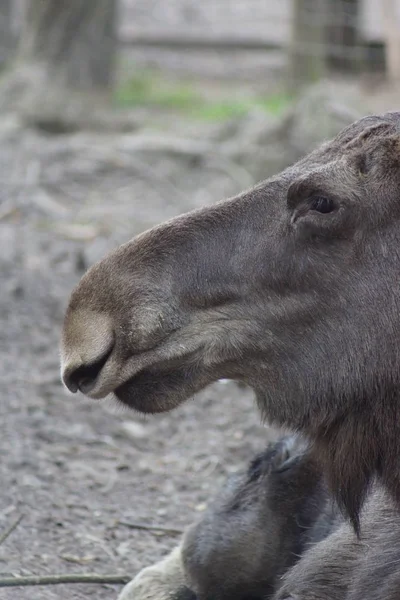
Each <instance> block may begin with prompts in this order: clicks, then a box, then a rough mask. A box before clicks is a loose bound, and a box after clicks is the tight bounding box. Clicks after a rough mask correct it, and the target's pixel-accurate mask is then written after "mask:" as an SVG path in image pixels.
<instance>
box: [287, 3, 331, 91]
mask: <svg viewBox="0 0 400 600" xmlns="http://www.w3.org/2000/svg"><path fill="white" fill-rule="evenodd" d="M327 1H328V0H293V14H292V36H291V44H290V49H289V74H288V77H289V79H288V87H289V90H290V91H291V92H292V93H298V92H299V91H301V88H302V87H304V86H305V85H307V84H309V83H313V82H315V81H317V80H318V79H320V78H321V77H323V76H324V75H325V73H326V47H325V31H326V20H327Z"/></svg>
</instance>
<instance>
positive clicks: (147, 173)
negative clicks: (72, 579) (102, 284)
mask: <svg viewBox="0 0 400 600" xmlns="http://www.w3.org/2000/svg"><path fill="white" fill-rule="evenodd" d="M0 29H1V35H0V69H1V76H0V290H1V291H0V398H1V400H0V457H1V460H0V475H1V481H2V487H1V492H0V540H2V538H1V532H2V531H3V532H4V531H6V530H7V529H8V528H9V527H10V525H12V524H13V523H16V522H18V526H17V527H16V528H15V529H14V531H13V532H12V534H11V535H10V536H8V537H7V539H3V540H2V541H0V574H1V573H3V574H7V573H8V574H10V573H13V574H20V575H22V574H49V573H57V572H59V573H66V572H67V573H71V572H97V573H104V572H108V573H110V572H111V573H116V574H117V573H128V574H131V575H134V574H135V573H136V572H137V571H138V569H140V568H141V567H143V566H146V565H148V564H151V563H152V562H155V561H156V560H158V559H159V558H160V557H161V556H163V555H164V554H165V553H166V552H167V551H168V550H169V549H170V548H171V547H173V546H174V545H175V544H176V543H177V539H179V538H178V536H177V535H176V533H173V532H171V529H178V530H179V529H182V528H184V527H185V526H186V525H187V524H188V523H190V522H191V521H192V520H193V518H194V517H195V515H196V514H197V513H198V512H201V511H202V510H204V508H205V506H206V504H207V502H208V500H209V498H210V497H211V496H212V493H213V492H214V490H215V489H216V488H217V487H218V486H219V485H221V483H222V482H223V481H224V480H225V479H226V477H227V476H228V475H229V474H231V473H235V472H236V471H237V470H238V469H240V468H242V467H243V465H244V464H245V463H246V462H247V461H248V460H249V459H250V458H251V456H252V454H253V453H254V452H256V451H258V450H260V449H261V448H263V446H264V445H265V443H266V441H267V440H268V439H271V436H272V433H271V431H270V430H268V428H266V427H264V426H263V425H262V424H261V423H260V417H259V415H258V412H257V410H256V408H255V407H254V405H253V398H252V393H251V391H249V390H246V389H244V388H241V387H238V385H237V384H235V383H233V382H226V381H222V382H218V383H216V384H215V385H214V386H212V387H210V388H209V389H207V390H205V391H204V392H203V393H202V394H200V395H199V396H198V397H197V398H196V399H195V400H194V401H191V402H188V403H187V404H186V405H185V406H182V407H180V408H179V409H177V410H176V411H175V412H173V413H171V414H168V415H161V416H158V417H157V418H156V417H154V418H151V419H150V418H149V419H146V420H145V419H144V418H142V417H141V416H139V415H136V414H134V413H128V412H126V411H122V409H117V408H116V407H115V406H113V405H112V404H107V403H95V402H93V401H87V400H85V399H83V398H81V397H75V396H74V397H71V396H69V395H67V393H66V392H65V390H63V388H62V386H61V384H60V381H59V366H58V340H59V332H60V327H61V323H62V317H63V311H64V308H65V305H66V303H67V300H68V296H69V294H70V291H71V289H72V287H73V286H74V285H75V283H76V282H77V281H78V280H79V278H80V277H81V276H82V274H83V273H84V272H85V270H86V269H87V268H88V267H89V266H90V265H91V264H93V262H95V261H96V260H98V259H99V258H101V257H102V256H104V254H105V253H106V252H107V251H108V250H110V249H111V248H113V247H115V246H116V245H117V244H120V243H122V242H124V241H126V240H128V239H130V238H131V237H132V236H134V235H136V234H137V233H139V232H141V231H143V230H144V229H146V228H148V227H151V226H152V225H154V224H156V223H158V222H160V221H163V220H165V219H167V218H170V217H172V216H174V215H176V214H179V213H181V212H184V211H187V210H190V209H192V208H196V207H198V206H201V205H204V204H207V203H211V202H215V201H217V200H220V199H222V198H224V197H227V196H230V195H233V194H236V193H238V192H239V191H241V190H243V189H244V188H247V187H249V186H251V185H253V184H254V183H255V182H257V181H259V180H261V179H264V178H266V177H268V176H270V175H272V174H273V173H275V172H277V171H279V170H281V169H282V168H284V167H285V166H287V165H289V164H290V163H292V162H294V161H295V160H297V159H298V158H300V157H301V156H303V155H304V154H305V153H306V152H308V151H310V150H311V149H313V148H314V147H315V146H316V145H317V144H319V143H320V142H322V141H323V140H325V139H327V138H329V137H331V136H333V135H334V134H336V133H337V132H338V131H339V130H340V129H341V128H342V127H344V126H345V125H347V124H349V123H350V122H351V121H353V120H355V119H357V118H358V117H359V116H362V115H364V114H367V113H370V112H382V111H385V110H396V109H399V97H400V1H399V0H235V1H229V0H202V1H201V2H200V1H198V0H197V1H196V0H0ZM20 519H21V520H20ZM149 524H150V525H161V526H162V527H164V528H166V529H167V530H166V531H164V532H163V531H158V532H155V531H153V530H146V529H140V528H138V527H137V525H141V526H143V525H149ZM117 591H118V588H117V587H116V586H114V587H113V588H112V589H110V586H83V585H76V586H72V587H71V586H56V588H54V587H52V588H51V587H43V588H36V589H35V598H39V599H45V600H46V599H49V600H55V599H61V600H63V599H65V600H67V598H68V600H70V599H71V598H88V597H91V596H93V597H96V599H97V600H102V599H103V598H104V599H106V598H107V599H109V598H110V597H112V598H114V597H116V595H117ZM0 595H1V598H5V600H8V599H9V598H10V599H14V598H18V600H24V599H31V598H32V591H31V590H30V589H29V588H26V589H18V590H13V589H12V590H10V591H5V590H4V591H3V590H2V593H1V594H0Z"/></svg>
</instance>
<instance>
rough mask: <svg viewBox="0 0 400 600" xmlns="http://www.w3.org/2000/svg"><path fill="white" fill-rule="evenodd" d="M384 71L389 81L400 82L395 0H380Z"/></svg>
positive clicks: (398, 16)
mask: <svg viewBox="0 0 400 600" xmlns="http://www.w3.org/2000/svg"><path fill="white" fill-rule="evenodd" d="M381 6H382V9H383V24H384V35H385V53H386V72H387V75H388V78H389V80H390V82H391V83H393V84H395V85H399V84H400V14H399V13H400V10H399V7H398V4H397V1H396V0H382V5H381Z"/></svg>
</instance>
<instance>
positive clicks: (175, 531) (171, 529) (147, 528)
mask: <svg viewBox="0 0 400 600" xmlns="http://www.w3.org/2000/svg"><path fill="white" fill-rule="evenodd" d="M118 523H119V524H120V525H125V527H130V529H141V530H143V531H154V532H157V531H159V532H161V533H167V534H169V535H182V533H183V529H178V528H177V527H162V525H145V524H143V523H135V522H132V521H120V520H119V521H118Z"/></svg>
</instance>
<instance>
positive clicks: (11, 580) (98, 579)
mask: <svg viewBox="0 0 400 600" xmlns="http://www.w3.org/2000/svg"><path fill="white" fill-rule="evenodd" d="M131 579H132V577H131V576H130V575H95V574H90V573H83V574H81V575H79V574H77V575H74V574H71V575H43V576H40V575H28V576H27V577H0V588H1V587H25V586H30V585H57V584H60V583H117V584H118V583H119V584H126V583H129V582H130V581H131Z"/></svg>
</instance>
